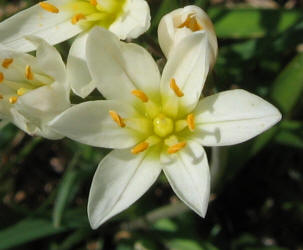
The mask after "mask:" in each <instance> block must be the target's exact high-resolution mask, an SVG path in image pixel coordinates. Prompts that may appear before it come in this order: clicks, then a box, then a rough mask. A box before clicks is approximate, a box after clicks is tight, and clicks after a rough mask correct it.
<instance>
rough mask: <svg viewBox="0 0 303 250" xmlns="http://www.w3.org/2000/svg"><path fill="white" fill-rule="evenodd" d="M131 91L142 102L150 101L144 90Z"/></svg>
mask: <svg viewBox="0 0 303 250" xmlns="http://www.w3.org/2000/svg"><path fill="white" fill-rule="evenodd" d="M131 93H132V94H133V95H134V96H136V97H138V98H139V99H140V100H141V101H142V102H148V97H147V95H146V94H145V93H144V92H143V91H141V90H137V89H135V90H133V91H132V92H131Z"/></svg>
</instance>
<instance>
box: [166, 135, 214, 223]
mask: <svg viewBox="0 0 303 250" xmlns="http://www.w3.org/2000/svg"><path fill="white" fill-rule="evenodd" d="M163 170H164V173H165V175H166V177H167V179H168V181H169V183H170V185H171V186H172V188H173V190H174V192H175V193H176V195H177V196H178V197H179V198H180V199H181V200H182V201H183V202H184V203H185V204H186V205H187V206H189V207H190V208H191V209H192V210H194V211H195V212H196V213H197V214H199V215H200V216H202V217H205V214H206V211H207V206H208V201H209V194H210V174H209V167H208V161H207V156H206V153H205V151H204V149H203V148H202V147H201V146H200V145H199V144H197V143H195V142H193V141H189V142H188V145H187V147H186V148H184V149H182V150H181V151H180V152H179V153H177V155H176V158H175V160H174V161H172V162H170V163H167V164H164V165H163Z"/></svg>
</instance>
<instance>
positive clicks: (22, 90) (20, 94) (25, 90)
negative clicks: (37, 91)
mask: <svg viewBox="0 0 303 250" xmlns="http://www.w3.org/2000/svg"><path fill="white" fill-rule="evenodd" d="M28 91H29V89H26V88H20V89H18V90H17V95H18V96H23V95H24V94H26V93H27V92H28Z"/></svg>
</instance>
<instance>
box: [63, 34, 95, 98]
mask: <svg viewBox="0 0 303 250" xmlns="http://www.w3.org/2000/svg"><path fill="white" fill-rule="evenodd" d="M87 37H88V33H87V32H84V33H83V34H81V35H79V36H78V37H77V38H76V39H75V41H74V42H73V44H72V46H71V48H70V51H69V54H68V58H67V67H66V68H67V78H68V82H69V83H70V85H71V87H72V90H73V92H74V93H75V94H77V95H78V96H80V97H82V98H86V97H87V96H88V95H89V94H90V93H91V92H92V91H93V90H94V88H95V87H96V86H95V83H94V82H92V77H91V75H90V72H89V70H88V66H87V61H86V41H87Z"/></svg>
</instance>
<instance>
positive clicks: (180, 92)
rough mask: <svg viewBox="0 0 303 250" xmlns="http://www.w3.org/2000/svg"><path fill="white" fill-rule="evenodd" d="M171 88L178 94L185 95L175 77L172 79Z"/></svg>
mask: <svg viewBox="0 0 303 250" xmlns="http://www.w3.org/2000/svg"><path fill="white" fill-rule="evenodd" d="M170 88H171V89H172V90H173V91H174V92H175V94H176V96H178V97H182V96H184V93H183V92H182V91H181V89H180V88H179V87H178V85H177V83H176V80H175V78H172V79H171V80H170Z"/></svg>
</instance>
